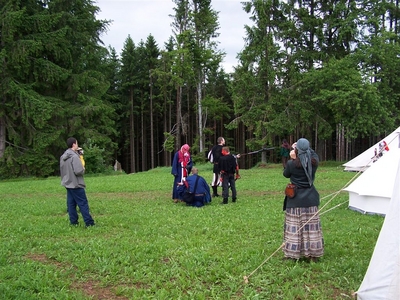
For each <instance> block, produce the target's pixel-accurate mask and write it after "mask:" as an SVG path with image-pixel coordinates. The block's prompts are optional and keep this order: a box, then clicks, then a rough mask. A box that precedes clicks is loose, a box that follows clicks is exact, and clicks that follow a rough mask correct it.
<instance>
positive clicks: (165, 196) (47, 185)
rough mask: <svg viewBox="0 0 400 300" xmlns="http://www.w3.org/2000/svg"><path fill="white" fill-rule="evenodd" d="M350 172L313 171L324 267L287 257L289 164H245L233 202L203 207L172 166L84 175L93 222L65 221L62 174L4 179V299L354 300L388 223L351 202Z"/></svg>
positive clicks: (202, 170) (0, 258)
mask: <svg viewBox="0 0 400 300" xmlns="http://www.w3.org/2000/svg"><path fill="white" fill-rule="evenodd" d="M197 167H198V168H199V174H200V175H202V176H204V177H205V178H206V179H207V181H210V179H211V176H212V168H211V164H204V165H199V166H197ZM354 175H355V173H348V172H343V168H342V167H341V166H340V165H339V164H337V163H322V164H321V166H320V168H319V170H318V172H317V178H316V182H315V185H316V187H317V189H318V190H319V192H320V195H321V206H320V208H322V209H321V212H320V213H321V223H322V229H323V233H324V239H325V255H324V257H323V258H322V259H321V260H320V261H319V262H316V263H315V262H311V263H308V262H305V261H298V262H293V261H284V260H282V258H283V254H282V251H281V250H280V249H279V248H280V246H281V244H282V233H283V218H284V214H283V211H282V202H283V189H284V187H285V185H286V183H287V182H288V180H287V179H286V178H284V177H283V176H282V168H281V165H274V164H272V165H266V166H264V167H258V168H254V169H251V170H241V176H242V178H241V179H240V180H238V181H237V190H238V201H237V203H234V204H233V203H231V202H230V203H229V204H228V205H220V202H221V199H218V198H214V199H213V201H212V203H211V204H210V205H207V206H206V207H203V208H193V207H186V206H185V205H183V204H175V203H173V202H172V199H171V187H172V182H173V177H172V175H171V174H170V168H157V169H154V170H151V171H148V172H143V173H137V174H129V175H126V174H119V175H110V176H93V177H89V176H87V177H86V178H85V181H86V185H87V190H86V192H87V195H88V199H89V204H90V209H91V213H92V215H93V218H94V219H95V222H96V226H94V227H90V228H85V227H84V226H83V225H80V226H78V227H71V226H69V221H68V215H67V213H66V192H65V189H64V188H63V187H61V185H60V178H56V177H54V178H47V179H42V180H40V179H24V180H14V181H2V182H0V204H1V207H2V209H1V211H0V224H1V231H0V236H1V247H0V253H1V255H0V295H2V296H1V299H24V300H26V299H41V300H43V299H57V300H59V299H351V298H352V293H353V292H354V291H356V290H357V289H358V287H359V285H360V284H361V281H362V279H363V276H364V274H365V271H366V269H367V267H368V263H369V260H370V257H371V254H372V252H373V248H374V245H375V241H376V239H377V236H378V234H379V230H380V228H381V225H382V223H383V218H382V217H379V216H371V215H362V214H360V213H357V212H354V211H352V210H349V209H348V208H347V206H348V193H347V192H340V191H341V189H342V188H343V187H344V186H345V185H346V184H347V183H348V182H349V180H351V179H352V178H353V177H354ZM337 192H339V193H337ZM80 220H81V223H83V222H82V219H81V216H80ZM244 276H247V277H248V282H245V280H244Z"/></svg>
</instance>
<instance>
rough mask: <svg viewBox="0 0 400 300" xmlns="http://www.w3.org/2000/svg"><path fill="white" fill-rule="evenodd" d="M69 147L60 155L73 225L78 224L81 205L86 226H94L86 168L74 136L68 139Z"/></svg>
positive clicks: (62, 182) (62, 179) (63, 184)
mask: <svg viewBox="0 0 400 300" xmlns="http://www.w3.org/2000/svg"><path fill="white" fill-rule="evenodd" d="M67 146H68V149H67V150H65V152H64V154H63V155H61V157H60V174H61V185H62V186H64V187H65V188H66V189H67V208H68V214H69V221H70V223H71V225H78V213H77V211H76V206H78V207H79V209H80V211H81V214H82V218H83V220H84V222H85V224H86V227H88V226H93V225H94V221H93V218H92V216H91V215H90V213H89V203H88V200H87V197H86V192H85V187H86V185H85V181H84V180H83V174H84V173H85V168H84V167H83V165H82V162H81V159H80V157H79V154H78V153H77V149H78V141H77V140H76V138H74V137H70V138H68V140H67Z"/></svg>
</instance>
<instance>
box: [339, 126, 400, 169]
mask: <svg viewBox="0 0 400 300" xmlns="http://www.w3.org/2000/svg"><path fill="white" fill-rule="evenodd" d="M399 133H400V127H398V128H397V129H396V130H394V131H393V132H392V133H391V134H389V135H388V136H387V137H385V138H384V139H382V140H380V141H379V142H378V143H376V144H375V145H373V146H372V147H370V148H368V149H367V150H365V151H364V152H363V153H361V154H360V155H358V156H356V157H355V158H353V159H352V160H349V161H348V162H347V163H345V164H343V166H344V167H345V168H344V170H345V171H357V172H358V171H361V172H363V171H365V170H366V169H368V167H370V166H371V165H373V164H374V163H373V159H372V158H373V157H374V153H375V149H379V143H381V142H383V141H385V142H386V143H387V144H388V146H389V152H390V149H392V148H398V147H399V145H398V142H399V141H398V140H397V139H396V137H397V136H398V134H399ZM385 154H386V153H385ZM385 154H384V155H385ZM378 161H379V160H378Z"/></svg>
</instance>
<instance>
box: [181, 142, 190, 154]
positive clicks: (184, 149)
mask: <svg viewBox="0 0 400 300" xmlns="http://www.w3.org/2000/svg"><path fill="white" fill-rule="evenodd" d="M189 150H190V147H189V145H188V144H185V145H183V146H182V147H181V151H182V152H183V153H187V152H189Z"/></svg>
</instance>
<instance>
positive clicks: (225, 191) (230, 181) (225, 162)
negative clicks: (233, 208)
mask: <svg viewBox="0 0 400 300" xmlns="http://www.w3.org/2000/svg"><path fill="white" fill-rule="evenodd" d="M218 167H219V173H220V174H221V178H222V197H223V201H222V204H228V197H229V188H230V189H231V190H232V202H236V183H235V175H236V170H237V169H238V165H237V160H236V157H235V156H234V155H232V154H231V153H230V152H229V147H223V148H222V156H221V157H220V158H219V162H218Z"/></svg>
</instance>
